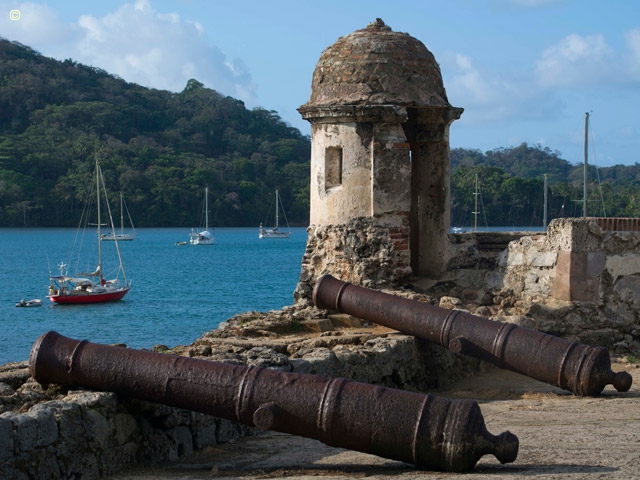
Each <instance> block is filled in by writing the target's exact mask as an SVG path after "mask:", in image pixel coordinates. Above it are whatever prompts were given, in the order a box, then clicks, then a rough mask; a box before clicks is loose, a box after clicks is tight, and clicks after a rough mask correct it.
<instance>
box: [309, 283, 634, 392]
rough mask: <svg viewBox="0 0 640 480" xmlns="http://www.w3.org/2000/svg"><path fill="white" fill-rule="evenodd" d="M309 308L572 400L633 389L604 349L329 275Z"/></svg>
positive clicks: (624, 374)
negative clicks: (484, 364)
mask: <svg viewBox="0 0 640 480" xmlns="http://www.w3.org/2000/svg"><path fill="white" fill-rule="evenodd" d="M313 303H314V304H315V305H316V306H317V307H318V308H322V309H327V310H334V311H337V312H342V313H348V314H350V315H353V316H354V317H358V318H361V319H365V320H368V321H371V322H373V323H377V324H378V325H383V326H386V327H389V328H393V329H394V330H398V331H400V332H403V333H407V334H409V335H413V336H415V337H419V338H423V339H425V340H429V341H431V342H433V343H438V344H440V345H442V346H443V347H445V348H448V349H449V350H451V351H453V352H456V353H464V354H467V355H470V356H473V357H475V358H479V359H480V360H485V361H488V362H491V363H494V364H495V365H497V366H499V367H501V368H504V369H508V370H511V371H514V372H517V373H521V374H524V375H527V376H529V377H531V378H535V379H536V380H540V381H542V382H546V383H548V384H551V385H555V386H558V387H560V388H563V389H565V390H569V391H570V392H573V393H574V394H576V395H581V396H589V395H597V394H599V393H600V392H601V391H602V390H603V389H604V387H605V386H606V385H608V384H613V386H614V387H615V388H616V390H618V391H619V392H626V391H627V390H629V388H631V382H632V377H631V375H629V374H628V373H627V372H618V373H614V372H612V371H611V360H610V358H609V351H608V350H607V349H606V348H604V347H592V346H587V345H584V344H581V343H578V342H572V341H569V340H567V339H564V338H560V337H556V336H554V335H550V334H546V333H542V332H538V331H536V330H531V329H528V328H524V327H520V326H517V325H514V324H509V323H502V322H497V321H494V320H489V319H488V318H484V317H480V316H477V315H473V314H471V313H468V312H465V311H461V310H448V309H445V308H441V307H436V306H434V305H430V304H428V303H424V302H419V301H416V300H409V299H407V298H403V297H399V296H397V295H390V294H388V293H384V292H380V291H376V290H371V289H368V288H364V287H359V286H356V285H352V284H350V283H347V282H343V281H341V280H338V279H336V278H334V277H332V276H331V275H323V276H322V277H320V278H319V279H318V281H317V282H316V285H315V287H314V289H313Z"/></svg>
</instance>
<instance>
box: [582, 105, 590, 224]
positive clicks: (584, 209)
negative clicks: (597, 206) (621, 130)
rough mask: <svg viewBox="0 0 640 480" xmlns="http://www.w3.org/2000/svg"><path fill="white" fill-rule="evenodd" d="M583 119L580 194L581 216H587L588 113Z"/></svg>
mask: <svg viewBox="0 0 640 480" xmlns="http://www.w3.org/2000/svg"><path fill="white" fill-rule="evenodd" d="M584 115H585V118H584V172H583V174H584V181H583V182H584V185H583V192H582V216H583V217H586V216H587V167H588V164H589V162H588V156H589V112H586V113H585V114H584Z"/></svg>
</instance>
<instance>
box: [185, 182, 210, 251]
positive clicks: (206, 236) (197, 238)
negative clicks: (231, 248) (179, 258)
mask: <svg viewBox="0 0 640 480" xmlns="http://www.w3.org/2000/svg"><path fill="white" fill-rule="evenodd" d="M203 213H204V225H201V226H200V229H199V230H195V229H193V228H192V229H191V233H189V243H190V244H191V245H213V244H214V243H216V237H215V236H214V235H213V233H212V232H210V231H209V187H206V188H205V189H204V212H203Z"/></svg>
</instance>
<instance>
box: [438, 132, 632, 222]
mask: <svg viewBox="0 0 640 480" xmlns="http://www.w3.org/2000/svg"><path fill="white" fill-rule="evenodd" d="M451 171H452V174H451V206H452V225H456V226H471V225H474V222H475V220H476V215H475V214H474V212H478V216H477V222H478V223H477V224H478V226H483V227H484V226H527V227H536V226H538V227H541V226H542V224H543V217H544V199H545V195H544V186H545V180H544V177H545V175H546V176H547V220H548V221H550V220H551V219H553V218H557V217H580V216H582V211H583V196H584V186H583V182H584V166H583V165H572V164H570V163H569V162H567V161H566V160H563V159H562V158H560V153H559V152H554V151H551V150H550V149H549V148H542V147H540V146H539V145H535V146H533V147H532V146H529V145H527V144H526V143H523V144H522V145H520V146H518V147H515V148H509V149H507V148H499V149H496V150H491V151H488V152H486V153H482V152H480V151H479V150H468V149H452V151H451ZM476 177H477V179H478V190H477V194H476ZM587 178H588V183H587V214H588V215H590V216H606V217H640V165H639V164H638V163H636V164H635V165H632V166H623V165H615V166H612V167H606V168H600V169H598V170H596V167H595V166H589V167H588V170H587ZM476 197H477V200H478V207H477V208H478V210H476Z"/></svg>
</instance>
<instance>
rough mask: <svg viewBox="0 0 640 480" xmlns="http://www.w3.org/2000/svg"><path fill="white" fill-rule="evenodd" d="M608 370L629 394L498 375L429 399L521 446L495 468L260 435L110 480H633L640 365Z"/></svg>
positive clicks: (638, 471)
mask: <svg viewBox="0 0 640 480" xmlns="http://www.w3.org/2000/svg"><path fill="white" fill-rule="evenodd" d="M613 370H614V371H616V372H617V371H620V370H627V371H628V372H629V373H631V374H632V376H633V386H632V388H631V390H630V391H629V392H627V393H617V392H615V390H613V389H610V388H611V387H607V389H605V391H604V392H603V394H602V395H600V396H599V397H589V398H581V397H575V396H573V395H570V394H566V393H565V392H562V391H560V390H559V389H557V388H554V387H551V386H548V385H545V384H542V383H540V382H537V381H535V380H531V379H529V378H527V377H523V376H520V375H516V374H514V373H511V372H505V371H503V370H499V369H496V368H494V369H491V370H490V371H489V372H487V373H485V374H482V375H479V376H476V377H474V378H471V379H467V380H464V381H462V382H460V383H458V384H457V385H456V386H455V387H454V388H453V389H450V390H448V391H440V392H434V393H437V394H439V395H443V396H448V397H466V398H475V399H476V400H478V402H479V403H480V407H481V409H482V414H483V416H484V418H485V422H486V425H487V429H488V430H489V431H490V432H491V433H493V434H498V433H501V432H502V431H504V430H509V431H511V432H512V433H514V434H516V435H517V436H518V438H519V440H520V450H519V453H518V458H517V459H516V461H515V462H514V463H511V464H505V465H500V463H499V462H498V461H497V460H495V458H493V457H489V456H485V457H483V458H481V459H480V461H479V462H478V464H477V465H476V468H475V470H473V471H472V472H470V473H467V474H464V475H461V474H453V473H441V472H429V471H423V470H418V469H416V468H415V467H413V466H410V465H407V464H404V463H400V462H396V461H390V460H386V459H384V458H379V457H375V456H371V455H366V454H362V453H358V452H353V451H348V450H342V449H336V448H331V447H328V446H326V445H324V444H322V443H320V442H317V441H315V440H308V439H303V438H300V437H293V436H290V435H285V434H280V433H273V432H268V433H265V434H262V435H259V436H255V437H245V438H243V439H241V440H239V441H238V442H236V443H235V444H224V445H219V446H216V447H212V448H209V449H208V450H205V451H204V452H201V453H198V454H196V455H193V456H192V457H190V458H188V459H185V460H182V461H181V462H180V463H179V464H171V465H163V466H158V467H136V468H135V469H132V470H129V471H127V472H126V473H124V474H121V475H117V476H112V477H109V478H110V479H114V480H152V479H154V480H155V479H163V480H201V479H209V478H215V479H227V478H229V479H230V478H236V479H238V478H239V479H252V480H253V479H264V478H286V479H292V480H294V479H295V480H303V479H304V480H307V479H309V480H310V479H317V478H318V477H323V478H331V479H353V478H365V477H366V478H368V479H385V480H386V479H388V480H412V479H425V480H431V479H454V478H464V479H465V480H471V479H487V480H489V479H491V480H496V479H500V480H512V479H516V478H517V479H521V478H527V479H533V478H536V479H545V480H549V479H587V480H589V479H603V478H606V479H620V480H622V479H625V480H627V479H636V478H637V479H640V366H637V365H615V366H614V368H613Z"/></svg>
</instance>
